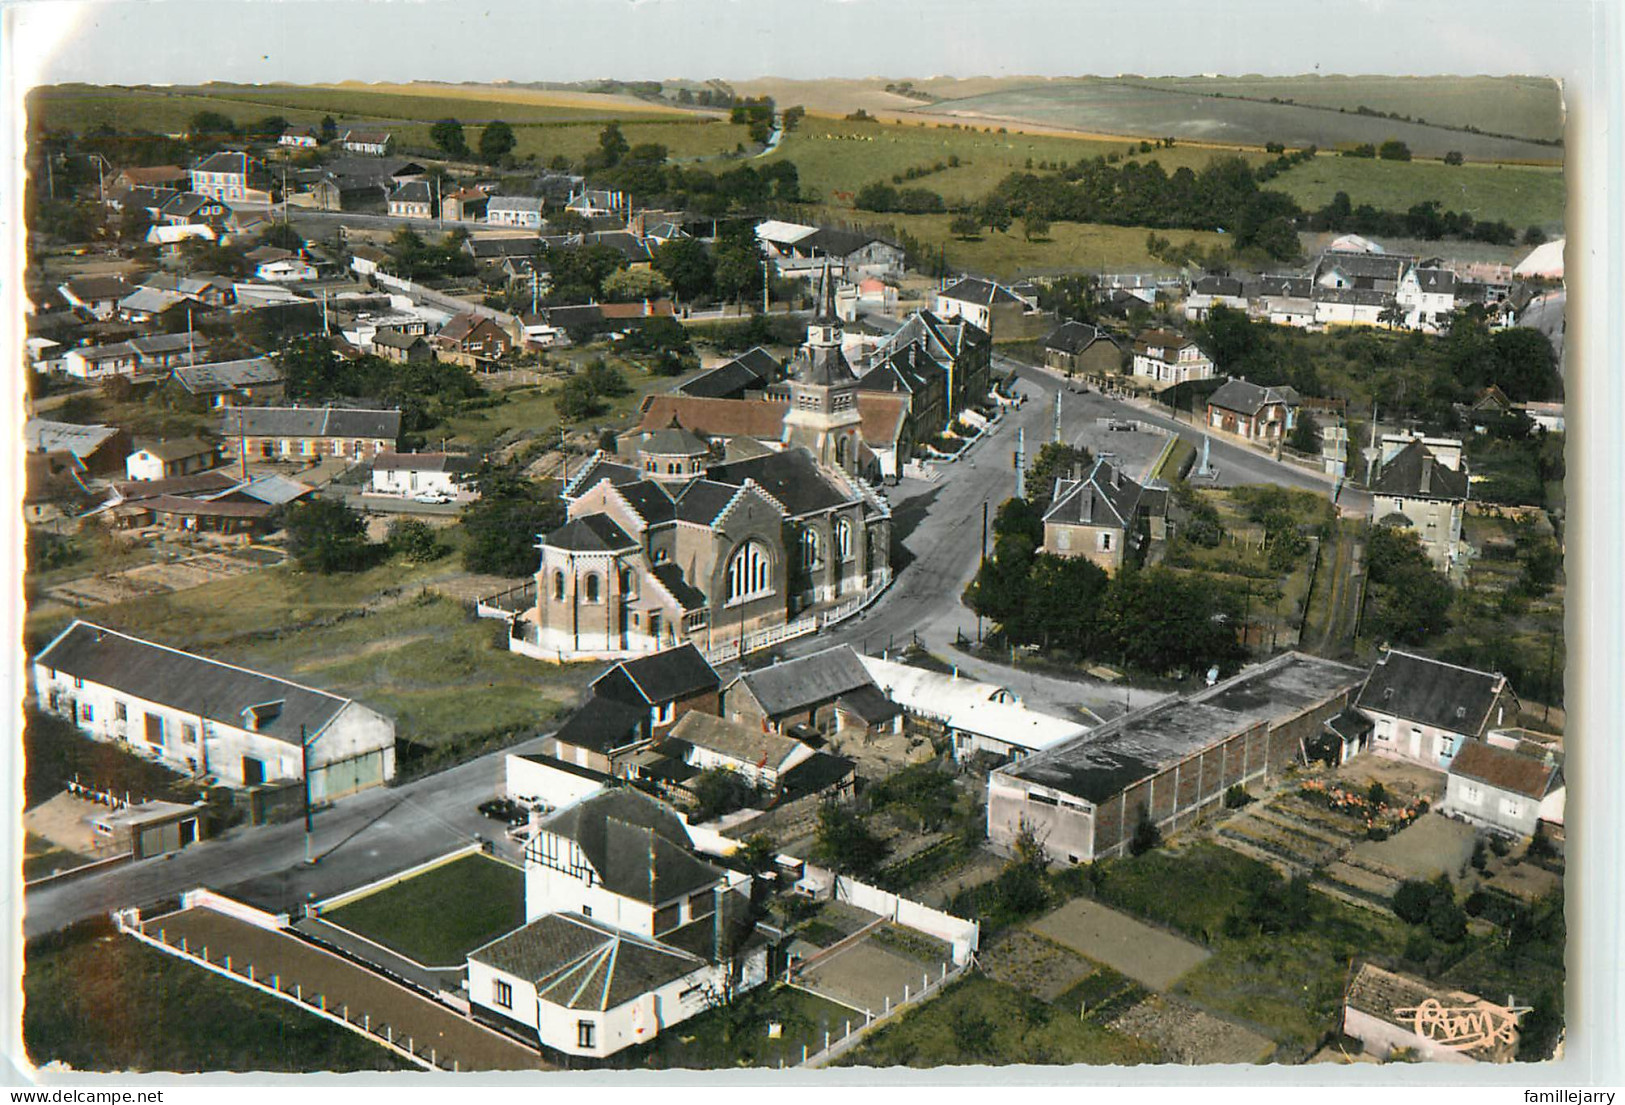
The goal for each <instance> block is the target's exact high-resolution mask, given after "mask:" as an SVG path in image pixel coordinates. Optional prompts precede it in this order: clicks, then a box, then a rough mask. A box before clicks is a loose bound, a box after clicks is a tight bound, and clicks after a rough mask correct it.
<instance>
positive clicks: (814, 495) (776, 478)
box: [706, 449, 854, 517]
mask: <svg viewBox="0 0 1625 1105" xmlns="http://www.w3.org/2000/svg"><path fill="white" fill-rule="evenodd" d="M706 475H707V476H709V477H710V478H711V479H713V480H716V481H717V482H719V483H728V484H734V485H736V486H737V485H740V484H743V483H744V482H745V481H746V480H747V479H750V480H755V481H756V482H757V484H759V485H760V486H761V488H762V490H764V491H766V492H767V493H768V494H769V495H771V496H773V497H774V498H775V499H777V500H778V501H779V502H781V503H783V504H784V507H785V509H786V510H788V511H789V512H790V514H791V516H792V517H797V516H800V515H804V514H813V513H816V512H817V511H821V510H828V509H830V508H831V507H837V506H841V505H842V504H844V503H850V502H852V501H853V499H854V496H853V495H851V494H849V493H848V492H846V491H844V490H841V489H838V488H836V486H835V485H834V484H833V483H831V482H830V478H829V477H828V476H826V475H825V474H824V473H823V472H822V471H821V470H820V469H819V467H818V463H817V462H816V461H814V460H813V458H812V455H811V454H810V453H808V452H806V451H805V450H803V449H786V450H785V451H784V452H782V453H769V454H768V455H766V456H761V457H752V458H751V459H749V460H739V461H734V462H732V463H729V464H718V465H715V466H713V467H712V468H710V469H708V470H707V471H706Z"/></svg>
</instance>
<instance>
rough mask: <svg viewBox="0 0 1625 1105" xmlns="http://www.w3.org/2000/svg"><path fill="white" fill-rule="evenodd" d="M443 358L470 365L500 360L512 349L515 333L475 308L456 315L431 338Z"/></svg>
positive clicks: (454, 362) (470, 366) (435, 348)
mask: <svg viewBox="0 0 1625 1105" xmlns="http://www.w3.org/2000/svg"><path fill="white" fill-rule="evenodd" d="M431 344H432V346H433V348H434V350H435V352H436V353H437V354H438V355H439V357H440V359H441V360H444V361H451V362H452V363H453V364H460V365H464V366H465V367H468V368H478V367H480V366H481V364H482V362H489V361H499V360H501V359H502V358H503V357H506V356H507V355H508V354H509V353H511V352H513V348H514V339H513V335H512V334H510V333H508V332H507V331H506V330H504V329H503V328H502V327H501V326H498V325H497V323H496V321H495V320H494V319H491V318H488V317H486V316H485V315H481V314H476V313H474V312H473V311H464V312H463V313H462V314H459V315H453V316H452V318H451V320H450V321H448V322H447V323H446V324H445V325H444V326H442V327H441V328H440V330H439V332H438V333H436V334H435V335H434V337H433V339H432V341H431Z"/></svg>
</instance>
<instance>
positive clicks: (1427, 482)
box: [1371, 435, 1472, 572]
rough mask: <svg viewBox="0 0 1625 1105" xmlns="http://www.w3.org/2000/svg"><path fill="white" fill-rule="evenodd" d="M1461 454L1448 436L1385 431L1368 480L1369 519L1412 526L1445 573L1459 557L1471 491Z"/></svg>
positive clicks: (1456, 442) (1424, 549) (1423, 546)
mask: <svg viewBox="0 0 1625 1105" xmlns="http://www.w3.org/2000/svg"><path fill="white" fill-rule="evenodd" d="M1400 441H1403V442H1404V444H1403V445H1397V443H1398V442H1400ZM1396 446H1397V447H1396ZM1461 453H1462V446H1461V442H1460V441H1457V440H1455V439H1454V438H1423V437H1420V436H1418V437H1414V438H1407V437H1404V436H1393V435H1390V436H1385V437H1384V438H1383V457H1382V461H1381V467H1380V468H1379V469H1378V471H1377V474H1376V476H1375V478H1373V479H1372V480H1371V517H1372V519H1373V520H1375V521H1377V522H1380V523H1385V524H1388V525H1399V526H1401V527H1403V528H1406V529H1410V530H1413V531H1415V533H1416V535H1417V537H1418V538H1419V539H1420V540H1421V542H1422V551H1423V552H1425V553H1427V554H1428V559H1430V560H1431V561H1433V564H1434V566H1435V567H1437V568H1438V569H1439V570H1440V571H1446V572H1448V571H1449V570H1450V569H1451V568H1452V567H1454V566H1455V565H1456V563H1457V561H1458V560H1459V559H1460V557H1461V551H1462V543H1461V527H1462V522H1463V520H1464V518H1465V516H1466V513H1467V500H1468V498H1469V496H1470V495H1471V493H1472V483H1471V481H1470V480H1469V477H1468V473H1467V471H1466V470H1465V468H1464V467H1463V465H1462V460H1461Z"/></svg>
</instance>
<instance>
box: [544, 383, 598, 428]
mask: <svg viewBox="0 0 1625 1105" xmlns="http://www.w3.org/2000/svg"><path fill="white" fill-rule="evenodd" d="M553 405H554V407H555V408H556V409H557V410H558V412H559V417H560V418H562V419H563V420H564V421H566V422H580V421H581V420H583V419H586V418H591V417H592V416H593V415H595V414H599V413H601V412H602V411H603V409H604V403H603V400H602V399H601V398H600V397H599V395H598V393H597V392H596V391H594V390H593V386H592V382H591V381H590V380H588V379H587V378H586V377H585V376H572V377H570V378H569V379H568V380H566V381H564V384H563V386H562V387H560V388H559V393H558V398H557V399H555V400H554V403H553Z"/></svg>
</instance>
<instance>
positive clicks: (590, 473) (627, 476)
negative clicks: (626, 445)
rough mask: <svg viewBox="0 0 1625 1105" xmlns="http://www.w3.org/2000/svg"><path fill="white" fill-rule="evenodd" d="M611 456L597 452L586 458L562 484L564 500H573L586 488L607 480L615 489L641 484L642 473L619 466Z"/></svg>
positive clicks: (629, 466)
mask: <svg viewBox="0 0 1625 1105" xmlns="http://www.w3.org/2000/svg"><path fill="white" fill-rule="evenodd" d="M612 458H613V454H610V453H604V452H598V453H594V454H593V455H592V456H591V457H589V458H588V460H587V463H586V464H584V465H582V466H581V468H579V469H578V470H577V471H576V474H575V475H573V476H571V477H570V478H569V480H567V481H566V482H565V484H564V488H563V491H562V495H563V497H564V498H566V499H571V498H575V497H576V496H578V495H579V494H581V493H582V492H584V491H586V490H587V489H588V488H591V487H594V486H596V485H597V484H599V483H601V482H602V481H604V480H608V481H609V482H610V483H611V484H613V485H614V486H616V487H620V486H622V485H625V484H634V483H641V482H643V473H642V472H640V471H638V470H637V469H636V468H633V467H632V466H631V465H627V464H620V463H618V462H617V461H616V460H614V459H612Z"/></svg>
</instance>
